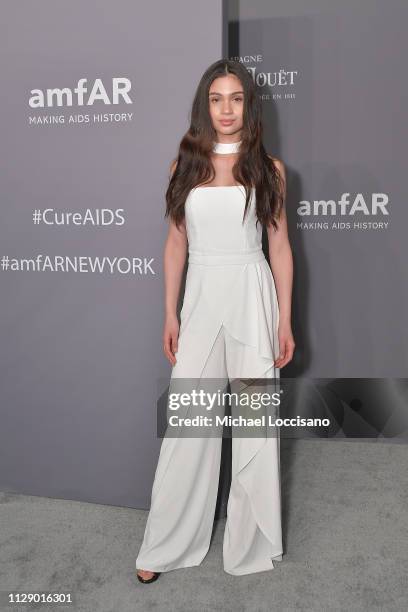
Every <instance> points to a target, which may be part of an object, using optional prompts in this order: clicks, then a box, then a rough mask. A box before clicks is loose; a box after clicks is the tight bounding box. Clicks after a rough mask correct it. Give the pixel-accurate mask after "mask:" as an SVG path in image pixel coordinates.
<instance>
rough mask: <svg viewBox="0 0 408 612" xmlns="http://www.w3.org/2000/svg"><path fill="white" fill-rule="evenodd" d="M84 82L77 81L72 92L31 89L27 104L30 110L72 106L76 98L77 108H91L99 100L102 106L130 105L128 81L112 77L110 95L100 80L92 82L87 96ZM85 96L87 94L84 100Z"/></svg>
mask: <svg viewBox="0 0 408 612" xmlns="http://www.w3.org/2000/svg"><path fill="white" fill-rule="evenodd" d="M86 82H87V79H79V81H78V85H77V87H75V89H73V90H72V89H70V88H69V87H64V88H63V89H59V88H54V89H46V90H45V92H44V91H42V90H41V89H32V90H31V91H30V94H31V97H30V99H29V101H28V103H29V105H30V106H31V108H44V107H46V106H47V107H53V106H72V104H73V98H74V97H75V96H76V99H75V103H76V104H77V105H78V106H84V105H85V106H92V105H93V103H94V102H95V101H96V100H101V101H102V102H103V103H104V104H108V105H110V104H119V103H120V102H125V103H126V104H132V99H131V98H130V96H129V95H128V92H129V91H130V90H131V88H132V84H131V82H130V79H127V78H125V77H113V78H112V83H111V84H110V91H109V94H110V95H109V94H108V92H107V90H106V88H105V86H104V84H103V83H102V79H95V80H94V82H93V84H92V87H91V90H90V93H89V94H88V88H87V86H86V85H85V83H86ZM85 94H88V95H87V96H86V99H85Z"/></svg>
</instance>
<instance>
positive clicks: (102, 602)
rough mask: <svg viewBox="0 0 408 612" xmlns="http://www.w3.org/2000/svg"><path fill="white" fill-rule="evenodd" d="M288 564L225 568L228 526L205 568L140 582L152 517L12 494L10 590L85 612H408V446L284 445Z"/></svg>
mask: <svg viewBox="0 0 408 612" xmlns="http://www.w3.org/2000/svg"><path fill="white" fill-rule="evenodd" d="M281 457H282V465H281V468H282V493H283V527H284V553H285V554H284V556H283V560H282V561H281V562H280V563H277V564H276V567H275V569H274V570H272V571H269V572H261V573H258V574H252V575H250V576H242V577H235V576H230V575H229V574H226V573H225V572H224V571H223V568H222V537H223V531H224V523H225V519H222V520H220V521H218V522H217V523H216V525H215V530H214V536H213V541H212V544H211V548H210V551H209V553H208V555H207V556H206V558H205V559H204V561H203V563H202V564H201V566H199V567H194V568H188V569H182V570H176V571H173V572H168V573H166V574H162V575H161V577H160V578H159V580H158V581H157V582H155V583H153V584H150V585H142V584H140V583H139V582H138V581H137V580H136V577H135V569H134V568H135V558H136V555H137V552H138V548H139V546H140V543H141V540H142V536H143V531H144V526H145V521H146V516H147V513H146V512H145V511H141V510H134V509H131V508H119V507H114V506H102V505H95V504H88V503H81V502H76V501H65V500H54V499H49V498H42V497H33V496H26V495H16V494H12V493H0V503H1V506H0V508H1V534H0V536H1V551H0V552H1V565H0V568H1V582H0V590H1V591H3V594H2V595H3V597H4V592H5V591H7V590H17V591H29V590H33V589H35V590H37V591H38V590H42V591H52V592H61V591H63V592H71V593H73V596H74V598H75V600H76V601H75V604H74V605H72V606H71V607H65V606H64V607H62V606H39V607H38V606H37V607H35V608H34V607H31V608H28V607H27V608H17V607H14V608H6V607H4V606H3V607H2V608H1V609H2V610H3V609H4V610H6V609H10V610H11V609H14V610H16V609H19V610H20V609H25V610H28V609H31V610H33V609H36V610H48V611H51V610H54V609H55V610H60V611H61V612H62V611H63V610H69V609H71V610H75V612H76V611H81V612H85V611H86V612H88V611H89V612H108V611H109V612H110V611H112V612H127V611H139V610H140V611H143V612H145V611H146V612H147V611H154V612H161V611H173V610H174V611H176V610H177V612H182V611H183V612H184V611H186V612H187V611H188V612H195V611H197V612H205V611H207V610H208V611H210V610H211V611H213V610H214V611H216V610H227V611H229V610H231V611H234V612H239V611H251V612H253V611H254V612H255V611H264V610H265V611H268V612H269V611H284V612H287V611H291V610H310V611H313V612H318V611H324V612H328V611H335V610H336V611H337V610H347V611H348V612H354V611H359V610H364V611H366V610H370V611H373V610H381V611H387V612H391V611H394V610H398V611H402V610H404V611H405V610H406V609H407V602H408V587H407V584H408V579H407V575H408V446H407V445H405V444H390V443H388V442H380V441H379V442H373V441H366V442H361V441H351V440H348V441H343V440H337V441H334V440H330V441H328V440H298V441H289V440H282V446H281Z"/></svg>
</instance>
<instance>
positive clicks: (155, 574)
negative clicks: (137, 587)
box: [136, 570, 161, 584]
mask: <svg viewBox="0 0 408 612" xmlns="http://www.w3.org/2000/svg"><path fill="white" fill-rule="evenodd" d="M148 571H149V570H148ZM160 574H161V572H154V573H153V576H152V577H151V578H142V577H141V576H139V574H138V573H137V572H136V576H137V579H138V580H139V582H142V583H143V584H149V583H150V582H154V581H155V580H157V579H158V577H159V576H160Z"/></svg>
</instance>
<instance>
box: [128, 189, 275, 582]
mask: <svg viewBox="0 0 408 612" xmlns="http://www.w3.org/2000/svg"><path fill="white" fill-rule="evenodd" d="M244 207H245V189H244V187H243V186H218V187H196V188H194V189H192V190H191V191H190V193H189V196H188V198H187V201H186V205H185V214H186V217H185V218H186V230H187V238H188V252H189V259H188V270H187V277H186V287H185V294H184V301H183V307H182V310H181V313H180V332H179V341H178V351H177V353H176V359H177V363H176V364H175V365H174V366H173V368H172V372H171V379H170V390H171V389H172V388H176V386H177V380H178V379H188V378H191V379H203V380H204V379H207V378H208V379H210V378H211V377H214V378H217V379H219V382H220V388H222V383H223V381H224V382H226V383H227V382H228V381H229V382H230V384H231V390H233V385H237V383H238V385H239V379H240V378H265V379H272V380H274V381H279V369H278V368H275V367H274V360H275V358H277V356H278V353H279V345H278V337H277V330H278V323H279V309H278V301H277V294H276V288H275V283H274V279H273V275H272V272H271V269H270V267H269V264H268V262H267V260H266V258H265V256H264V253H263V251H262V227H261V224H260V223H258V224H256V213H255V190H254V188H253V189H252V192H251V201H250V207H249V210H248V213H247V217H246V218H245V221H244V223H242V220H243V213H244ZM185 414H188V408H186V409H185ZM221 443H222V439H221V437H220V436H218V437H202V438H197V437H196V438H192V437H183V436H182V435H180V436H179V437H175V436H174V434H173V436H172V437H169V436H167V435H166V436H165V437H164V439H163V442H162V446H161V450H160V455H159V461H158V464H157V468H156V473H155V478H154V483H153V489H152V496H151V507H150V512H149V515H148V519H147V523H146V529H145V534H144V539H143V543H142V546H141V549H140V551H139V555H138V557H137V559H136V567H137V568H139V569H145V570H150V571H157V572H159V571H160V572H164V571H169V570H172V569H177V568H181V567H189V566H195V565H199V564H200V563H201V562H202V560H203V559H204V557H205V555H206V554H207V552H208V549H209V545H210V538H211V532H212V526H213V520H214V513H215V505H216V499H217V492H218V479H219V469H220V458H221ZM282 553H283V549H282V530H281V485H280V464H279V433H277V432H275V434H274V435H273V436H269V435H268V434H265V435H264V436H263V437H236V438H234V437H233V439H232V471H231V488H230V493H229V498H228V505H227V519H226V526H225V532H224V541H223V562H224V570H225V571H226V572H228V573H229V574H233V575H242V574H250V573H254V572H259V571H264V570H270V569H273V567H274V566H273V562H272V560H274V561H280V560H281V559H282Z"/></svg>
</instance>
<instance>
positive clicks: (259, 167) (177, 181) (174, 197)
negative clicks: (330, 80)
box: [165, 59, 284, 229]
mask: <svg viewBox="0 0 408 612" xmlns="http://www.w3.org/2000/svg"><path fill="white" fill-rule="evenodd" d="M228 74H234V75H235V76H236V77H237V78H238V79H239V80H240V81H241V85H242V88H243V90H244V108H243V128H242V139H241V140H242V144H241V146H240V152H239V155H238V158H237V161H236V162H235V164H234V166H233V168H232V174H233V176H234V178H235V180H236V181H237V183H239V184H240V185H243V186H244V187H245V193H246V199H245V210H244V216H243V219H244V218H245V215H246V214H247V209H248V206H249V202H250V197H251V187H255V201H256V215H257V223H258V221H259V222H260V223H261V224H262V225H263V226H267V225H269V223H272V225H273V227H274V228H275V229H277V223H276V220H275V219H279V216H280V212H281V209H282V206H283V198H284V194H283V180H282V177H281V175H280V173H279V170H278V169H277V167H276V165H275V164H274V163H273V160H272V159H271V158H270V157H269V156H268V154H267V153H266V151H265V149H264V146H263V144H262V130H263V128H262V106H261V102H260V99H259V94H258V93H257V90H256V86H255V83H254V81H253V79H252V77H251V75H250V74H249V72H248V70H247V69H246V68H245V67H244V66H243V65H242V64H241V63H239V62H236V61H232V60H228V59H221V60H218V61H216V62H214V63H213V64H211V66H209V67H208V68H207V70H206V71H205V72H204V74H203V76H202V77H201V80H200V82H199V84H198V87H197V90H196V93H195V96H194V100H193V105H192V109H191V122H190V127H189V129H188V130H187V132H186V133H185V135H184V136H183V138H182V140H181V142H180V146H179V152H178V157H177V165H176V168H175V170H174V172H173V174H172V176H171V177H170V181H169V185H168V188H167V191H166V203H167V204H166V213H165V217H167V216H170V218H171V219H173V221H174V222H175V223H176V226H177V227H178V226H179V224H180V223H181V222H182V221H183V219H184V214H185V209H184V205H185V201H186V199H187V196H188V194H189V192H190V191H191V189H193V188H194V187H196V186H197V185H199V184H201V183H202V182H207V181H211V180H212V179H213V178H214V176H215V169H214V166H213V164H212V162H211V159H210V154H211V152H212V149H213V144H214V141H215V139H216V131H215V129H214V127H213V125H212V121H211V117H210V113H209V108H208V105H209V89H210V86H211V83H212V82H213V81H214V79H216V78H217V77H220V76H221V77H222V76H226V75H228Z"/></svg>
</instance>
